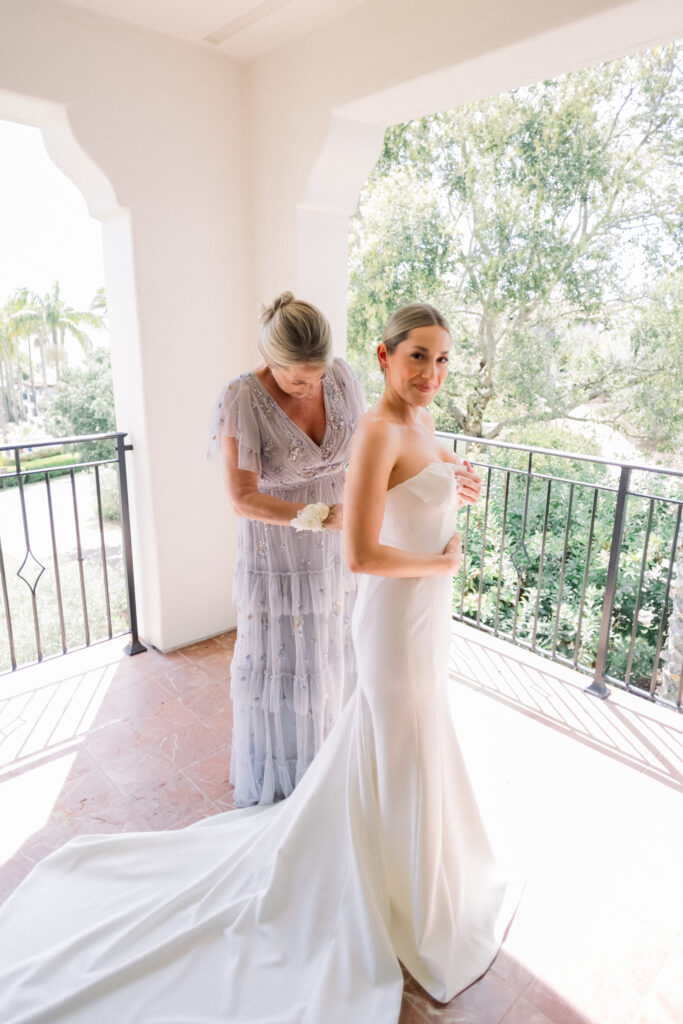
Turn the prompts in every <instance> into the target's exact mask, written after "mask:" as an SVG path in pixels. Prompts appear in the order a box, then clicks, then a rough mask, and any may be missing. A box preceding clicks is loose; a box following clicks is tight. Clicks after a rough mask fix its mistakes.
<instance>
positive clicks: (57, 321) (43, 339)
mask: <svg viewBox="0 0 683 1024" xmlns="http://www.w3.org/2000/svg"><path fill="white" fill-rule="evenodd" d="M101 291H102V292H103V291H104V290H103V289H101ZM96 303H99V307H100V308H101V307H102V305H103V304H104V294H102V296H101V299H98V296H97V295H96V296H95V299H94V300H93V303H92V304H91V308H90V309H87V310H77V309H74V308H73V307H72V306H68V305H67V304H66V303H65V302H64V300H63V299H62V297H61V295H60V287H59V281H55V283H54V284H53V285H52V288H51V289H50V291H49V292H47V293H46V294H45V295H43V296H42V297H41V296H40V295H36V294H35V292H34V293H32V294H31V296H30V302H29V304H28V306H27V307H26V308H25V309H23V310H21V311H20V312H19V313H17V318H18V319H19V320H20V322H21V323H22V324H23V325H24V327H25V328H26V329H27V330H28V331H30V334H31V335H32V337H34V339H35V344H36V345H37V346H38V347H39V348H40V360H41V368H42V376H43V386H45V385H46V384H47V362H46V350H47V349H48V346H51V354H52V357H53V359H54V362H55V372H56V377H57V380H59V379H60V377H61V374H60V362H61V358H62V352H63V350H64V345H65V340H66V336H67V334H68V335H70V336H71V337H72V338H75V339H76V341H77V342H78V343H79V344H80V346H81V348H82V349H83V351H84V352H89V351H91V349H92V342H91V340H90V337H89V335H88V334H87V332H86V331H85V330H84V327H85V326H87V327H94V328H97V327H101V326H102V324H103V314H101V313H100V312H99V309H98V308H93V306H94V304H96Z"/></svg>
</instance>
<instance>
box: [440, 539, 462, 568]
mask: <svg viewBox="0 0 683 1024" xmlns="http://www.w3.org/2000/svg"><path fill="white" fill-rule="evenodd" d="M443 553H444V557H445V558H446V561H447V564H448V572H457V571H458V569H459V568H460V566H461V564H462V543H461V541H460V534H459V533H454V534H453V536H452V537H451V539H450V540H449V542H448V544H447V545H446V547H445V548H444V549H443Z"/></svg>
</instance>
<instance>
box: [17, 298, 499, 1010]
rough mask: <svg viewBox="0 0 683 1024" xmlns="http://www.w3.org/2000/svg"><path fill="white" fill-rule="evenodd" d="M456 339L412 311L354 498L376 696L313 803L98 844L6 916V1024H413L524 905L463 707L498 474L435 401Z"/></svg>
mask: <svg viewBox="0 0 683 1024" xmlns="http://www.w3.org/2000/svg"><path fill="white" fill-rule="evenodd" d="M449 348H450V334H449V330H448V326H447V324H446V322H445V320H444V319H443V317H442V316H441V315H440V314H439V313H438V312H437V311H436V310H435V309H433V307H431V306H427V305H423V304H413V305H411V306H407V307H405V308H404V309H402V310H399V311H398V312H397V313H395V314H394V315H393V316H392V317H391V319H390V321H389V323H388V324H387V327H386V329H385V332H384V336H383V340H382V343H381V344H380V346H379V348H378V357H379V361H380V365H381V366H382V368H383V371H384V374H385V392H384V395H383V397H382V399H381V400H380V402H379V404H378V405H377V406H376V407H375V409H373V410H372V411H371V412H370V413H368V414H367V415H366V416H365V418H364V419H363V420H362V422H361V425H360V427H359V429H358V431H357V434H356V437H355V440H354V448H353V452H352V457H351V469H350V473H349V477H348V484H347V491H346V502H345V509H346V512H345V517H346V523H345V545H346V554H347V559H348V562H349V564H350V566H351V568H352V569H353V570H355V571H356V572H358V573H361V574H362V575H361V578H360V589H359V595H358V599H357V603H356V608H355V612H354V622H353V632H354V642H355V645H356V652H357V658H358V669H359V673H358V687H357V690H356V691H355V692H354V694H353V696H352V697H351V699H350V700H349V702H348V704H347V705H346V708H345V710H344V711H343V713H342V715H341V717H340V719H339V721H338V723H337V724H336V726H335V727H334V729H333V730H332V732H331V733H330V735H329V737H328V739H327V740H326V742H325V743H324V744H323V747H322V749H321V751H320V753H319V754H318V755H317V757H316V758H315V760H314V761H313V764H312V765H311V767H310V768H309V770H308V771H307V773H306V774H305V776H304V777H303V780H302V781H301V783H300V785H299V786H298V787H297V789H295V791H294V793H293V794H292V795H291V796H290V797H288V798H287V800H285V801H283V802H282V803H279V804H276V805H274V806H267V807H259V806H257V807H250V808H246V809H244V810H237V811H229V812H227V813H225V814H219V815H216V816H215V817H213V818H209V819H205V820H203V821H201V822H198V823H197V824H196V825H192V826H190V827H189V828H186V829H183V830H180V831H177V832H159V833H140V834H126V835H119V836H82V837H79V838H78V839H75V840H73V841H72V842H70V843H69V844H67V846H65V847H63V848H62V849H61V850H58V851H57V852H56V853H54V854H52V855H51V856H50V857H48V858H46V859H45V860H44V861H43V862H42V863H41V864H40V865H39V866H38V867H37V869H36V870H35V871H34V872H33V873H32V874H31V875H30V876H29V877H28V878H27V879H26V881H25V882H24V883H23V884H22V885H20V886H19V888H18V889H17V890H16V892H15V893H14V894H13V896H12V897H10V899H9V900H8V901H7V903H6V904H5V906H4V907H3V908H2V910H0V936H1V946H2V948H1V951H0V1019H1V1020H2V1021H3V1022H4V1024H29V1022H31V1024H38V1022H45V1024H47V1022H49V1024H66V1022H68V1024H86V1022H87V1024H104V1022H108V1021H116V1022H117V1024H351V1022H354V1024H355V1022H356V1021H362V1022H370V1021H372V1022H374V1024H395V1022H396V1021H397V1020H398V1017H399V1012H400V1005H401V996H402V988H403V976H402V973H401V968H400V964H399V961H400V963H402V964H403V965H404V966H405V967H406V968H407V970H408V971H409V972H410V973H411V974H412V975H413V977H414V978H415V979H416V980H417V981H418V982H419V983H420V984H421V985H422V986H423V987H424V988H425V989H426V990H427V991H428V992H429V993H430V994H431V995H432V996H434V997H435V998H436V999H438V1000H441V1001H446V1000H449V999H451V998H452V997H453V996H454V995H455V994H456V993H457V992H459V991H460V990H461V989H463V988H465V987H466V986H467V985H469V984H471V983H472V982H473V981H475V980H476V978H478V977H479V976H480V975H481V974H482V973H483V972H484V971H485V970H486V969H487V967H488V966H489V964H490V963H491V961H492V960H493V958H494V957H495V955H496V952H497V950H498V946H499V943H500V941H501V937H502V931H503V929H504V927H505V925H506V924H507V920H508V918H509V916H510V911H509V903H508V902H507V901H506V899H505V896H506V889H507V887H506V884H505V882H504V881H503V880H502V879H501V878H500V877H499V876H498V872H497V869H496V865H495V862H494V859H493V856H492V853H491V849H490V846H489V843H488V840H487V837H486V833H485V831H484V827H483V825H482V821H481V819H480V815H479V811H478V809H477V804H476V801H475V798H474V795H473V793H472V790H471V787H470V784H469V781H468V777H467V773H466V769H465V766H464V764H463V762H462V757H461V754H460V750H459V747H458V743H457V739H456V737H455V734H454V732H453V727H452V724H451V720H450V714H449V710H448V701H447V692H446V684H447V661H448V649H449V639H450V606H451V594H452V584H451V574H452V573H453V572H454V571H455V570H456V569H457V567H458V565H459V562H460V541H459V538H458V535H457V534H456V533H454V520H455V513H456V509H457V506H458V504H459V503H460V502H462V501H472V500H474V499H476V497H477V494H478V487H479V484H478V479H477V478H476V477H475V476H474V474H472V473H471V472H469V471H468V469H467V468H466V467H463V466H461V465H458V464H457V463H456V462H455V461H454V456H453V455H451V454H450V453H449V452H447V451H446V450H445V449H444V448H443V447H442V446H441V445H440V444H439V442H438V441H437V439H436V438H435V436H434V428H433V424H432V421H431V418H430V416H429V413H428V412H427V410H426V406H427V405H428V404H429V402H430V401H431V400H432V398H433V397H434V395H435V394H436V392H437V391H438V389H439V387H440V386H441V384H442V383H443V381H444V378H445V376H446V373H447V368H448V352H449Z"/></svg>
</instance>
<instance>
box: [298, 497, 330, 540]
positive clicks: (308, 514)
mask: <svg viewBox="0 0 683 1024" xmlns="http://www.w3.org/2000/svg"><path fill="white" fill-rule="evenodd" d="M333 508H334V506H333V505H332V506H331V505H326V504H325V503H324V502H323V501H316V502H313V503H312V504H311V505H304V507H303V508H300V509H299V511H298V512H297V514H296V515H295V517H294V519H292V520H291V521H290V524H289V525H290V526H293V527H294V529H295V530H297V531H301V530H312V531H313V533H317V532H318V531H320V530H323V529H324V528H325V522H326V520H327V519H329V517H330V513H331V512H332V509H333Z"/></svg>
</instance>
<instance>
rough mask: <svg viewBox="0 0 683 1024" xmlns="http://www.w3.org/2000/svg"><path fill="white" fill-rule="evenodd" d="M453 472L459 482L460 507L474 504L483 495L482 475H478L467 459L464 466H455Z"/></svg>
mask: <svg viewBox="0 0 683 1024" xmlns="http://www.w3.org/2000/svg"><path fill="white" fill-rule="evenodd" d="M453 473H454V474H455V479H456V482H457V484H458V508H461V507H462V506H463V505H474V503H475V502H476V501H479V498H480V496H481V477H480V476H477V474H476V473H475V472H474V471H473V469H472V467H471V465H470V464H469V462H467V461H466V460H465V461H464V462H463V464H462V466H453Z"/></svg>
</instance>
